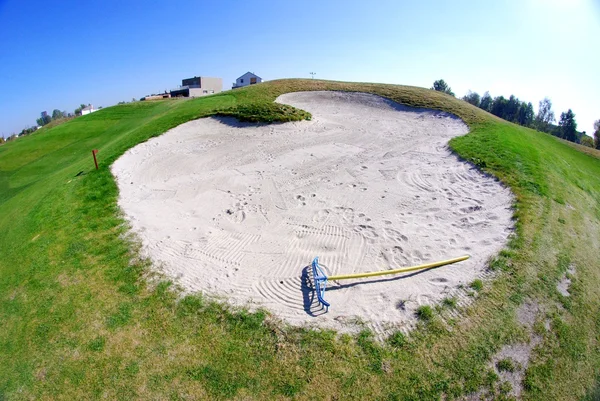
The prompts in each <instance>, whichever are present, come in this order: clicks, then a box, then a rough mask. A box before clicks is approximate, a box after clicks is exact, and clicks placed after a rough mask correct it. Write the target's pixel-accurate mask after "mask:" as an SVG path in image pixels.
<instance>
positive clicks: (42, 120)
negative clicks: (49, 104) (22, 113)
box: [0, 103, 91, 144]
mask: <svg viewBox="0 0 600 401" xmlns="http://www.w3.org/2000/svg"><path fill="white" fill-rule="evenodd" d="M88 106H91V104H87V105H86V104H83V103H82V104H80V105H79V107H78V108H76V109H75V111H73V113H67V112H66V111H60V110H59V109H54V110H53V111H52V114H48V112H46V111H42V112H41V113H40V117H39V118H38V119H36V120H35V122H36V124H37V125H34V126H31V127H27V128H23V129H22V130H21V132H19V133H18V134H12V135H10V136H9V137H8V138H6V139H4V138H3V137H0V144H3V143H5V142H7V141H11V140H13V139H15V138H17V137H21V136H24V135H29V134H31V133H32V132H35V131H37V130H38V129H39V128H41V127H43V126H45V125H48V124H50V123H51V122H53V121H61V120H64V121H66V120H69V119H72V118H75V117H76V116H80V115H81V110H83V109H84V108H86V107H88Z"/></svg>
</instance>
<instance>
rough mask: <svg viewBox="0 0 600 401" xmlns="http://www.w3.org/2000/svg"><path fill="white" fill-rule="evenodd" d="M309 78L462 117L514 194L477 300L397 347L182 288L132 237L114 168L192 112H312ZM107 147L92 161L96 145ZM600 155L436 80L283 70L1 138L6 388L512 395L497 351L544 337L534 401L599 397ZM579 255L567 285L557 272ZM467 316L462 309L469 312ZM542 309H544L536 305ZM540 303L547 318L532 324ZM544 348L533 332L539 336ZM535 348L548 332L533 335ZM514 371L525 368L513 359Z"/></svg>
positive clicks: (526, 376) (214, 394) (526, 379)
mask: <svg viewBox="0 0 600 401" xmlns="http://www.w3.org/2000/svg"><path fill="white" fill-rule="evenodd" d="M304 90H343V91H361V92H370V93H375V94H379V95H381V96H385V97H387V98H389V99H392V100H395V101H397V102H400V103H404V104H406V105H410V106H415V107H428V108H433V109H438V110H445V111H448V112H451V113H453V114H455V115H457V116H459V117H461V118H462V119H463V120H464V121H465V122H466V123H467V124H468V125H469V127H470V129H471V131H470V133H469V134H468V135H466V136H464V137H461V138H455V139H453V140H452V141H451V144H450V145H451V147H452V148H453V149H454V150H455V151H456V152H457V154H458V155H460V157H462V158H464V159H466V160H468V161H470V162H472V163H474V164H475V165H477V166H479V168H481V169H482V170H484V171H485V172H488V173H490V174H493V175H495V176H496V177H498V178H499V179H501V180H502V181H503V182H504V183H505V184H506V185H509V186H510V187H511V189H512V190H513V192H514V193H515V195H516V198H517V203H516V209H515V215H516V217H517V218H518V222H517V225H516V227H517V228H516V235H515V237H514V239H513V240H512V241H511V243H510V246H509V248H508V249H506V250H505V251H503V252H501V254H500V255H499V256H498V257H497V258H496V259H495V260H493V261H491V263H490V268H491V269H493V270H495V271H496V272H497V273H498V274H497V277H496V278H495V279H494V280H493V281H492V282H485V283H481V284H482V285H480V286H479V285H478V288H479V290H478V291H473V292H472V295H473V297H474V298H475V299H476V300H475V302H473V303H472V305H471V306H469V307H467V308H464V307H462V308H461V307H460V306H457V305H456V302H450V301H451V300H449V301H448V302H444V303H442V304H440V305H439V306H437V307H434V308H430V310H428V313H427V319H425V318H423V319H421V320H420V323H419V327H418V328H417V329H416V330H415V331H414V332H412V333H410V335H403V334H402V333H397V334H395V335H393V336H391V337H390V339H388V341H386V342H385V343H379V342H376V341H375V340H374V339H373V336H372V334H371V333H369V332H368V331H365V332H362V333H361V334H360V335H358V336H356V337H350V336H347V335H342V336H339V335H337V334H336V333H333V332H330V331H311V330H303V329H294V328H290V327H286V326H285V325H283V324H281V323H279V322H276V321H274V319H273V318H272V317H270V316H269V315H268V313H267V312H258V313H248V312H245V311H231V310H229V309H228V308H227V307H226V306H224V305H222V304H219V303H215V302H211V301H210V300H207V299H205V298H203V297H202V296H201V295H198V296H186V297H184V298H182V299H179V296H178V292H177V291H176V289H174V288H173V287H174V286H173V284H172V283H170V282H168V281H164V280H163V279H162V278H161V277H160V276H157V275H156V274H153V273H152V271H151V269H149V262H148V261H146V260H144V259H143V258H141V257H140V254H139V246H138V244H137V243H136V242H135V240H134V239H133V238H131V237H130V236H129V235H128V234H127V225H126V224H125V222H124V220H123V219H122V217H121V215H120V211H119V209H118V207H117V204H116V201H117V196H118V191H117V187H116V185H115V182H114V180H113V178H112V176H111V174H110V170H109V166H110V164H111V163H112V162H113V161H114V160H116V158H118V157H119V156H120V155H121V154H123V152H124V151H126V150H127V149H129V148H131V147H133V146H135V145H136V144H138V143H140V142H143V141H145V140H147V139H149V138H151V137H153V136H157V135H160V134H161V133H163V132H165V131H166V130H168V129H170V128H173V127H175V126H177V125H179V124H181V123H183V122H186V121H189V120H191V119H195V118H199V117H205V116H210V115H215V114H225V115H233V116H236V117H239V118H242V119H246V120H248V121H264V122H272V121H290V120H301V119H304V118H307V117H309V115H308V113H305V112H302V111H300V110H297V109H294V108H292V107H289V106H281V105H274V104H273V103H272V101H273V100H274V99H275V98H276V97H277V96H278V95H280V94H283V93H287V92H294V91H304ZM92 149H99V153H98V157H99V162H100V170H98V171H95V170H94V167H93V161H92V157H91V154H90V153H91V150H92ZM599 238H600V161H599V160H598V159H597V158H596V157H593V156H592V155H587V154H584V153H581V152H579V151H577V150H576V149H574V148H572V147H569V146H567V145H565V144H564V143H562V142H561V141H559V140H557V139H556V138H554V137H551V136H548V135H546V134H542V133H539V132H535V131H532V130H530V129H527V128H523V127H520V126H517V125H514V124H510V123H507V122H504V121H502V120H499V119H497V118H496V117H494V116H491V115H490V114H487V113H485V112H483V111H481V110H480V109H477V108H475V107H472V106H471V105H469V104H467V103H466V102H463V101H461V100H457V99H455V98H452V97H450V96H447V95H444V94H442V93H439V92H434V91H430V90H427V89H422V88H415V87H406V86H396V85H378V84H356V83H343V82H328V81H319V80H281V81H272V82H268V83H263V84H260V85H255V86H252V87H247V88H243V89H239V90H235V91H230V92H226V93H223V94H218V95H214V96H210V97H205V98H199V99H190V100H182V99H173V100H165V101H156V102H137V103H131V104H126V105H120V106H115V107H110V108H106V109H102V110H100V111H98V112H96V113H93V114H90V115H86V116H83V117H80V118H77V119H74V120H73V121H70V122H67V123H64V124H62V125H59V126H56V127H54V128H50V129H47V130H43V132H37V133H34V134H32V135H30V136H27V137H24V138H20V139H18V140H16V141H14V142H11V143H8V144H6V145H4V146H2V147H0V250H1V253H0V255H1V256H0V322H2V324H1V325H0V360H1V361H2V363H0V400H2V399H40V398H42V399H44V398H45V399H85V398H100V397H106V398H108V399H122V398H143V399H148V398H153V399H185V398H195V399H198V398H200V399H227V398H237V399H242V398H244V399H246V398H247V399H285V398H295V399H314V398H323V399H390V400H393V399H398V400H410V399H414V400H428V399H431V400H438V399H440V397H445V398H446V399H454V398H457V397H460V396H463V395H467V394H472V393H478V394H487V395H488V396H490V397H491V398H496V399H502V398H507V397H509V393H510V385H509V384H508V383H507V382H503V380H502V379H501V375H500V373H498V372H497V371H496V370H495V364H494V363H493V362H492V358H493V355H494V354H495V353H496V352H497V351H498V350H500V349H501V348H502V347H503V346H505V345H507V344H525V345H527V344H529V345H531V358H530V362H529V364H528V366H527V367H526V368H524V367H523V371H521V372H520V374H521V375H522V378H523V381H522V384H523V397H524V398H526V399H577V398H582V399H583V397H586V394H587V397H588V399H592V398H593V397H594V396H595V394H598V385H597V381H596V380H597V377H596V376H595V375H597V372H599V371H600V348H599V343H598V341H599V340H600V286H598V282H600V271H599V269H598V261H597V260H598V249H600V244H599ZM569 267H572V268H574V269H575V270H574V271H575V273H574V274H569V276H570V278H571V285H570V288H569V296H564V295H563V294H561V293H560V292H559V291H558V290H557V288H556V285H557V283H559V281H560V280H562V279H563V278H564V277H565V274H566V271H567V269H568V268H569ZM457 310H458V313H459V315H458V316H459V317H457V315H456V313H457ZM532 311H533V312H532ZM524 313H525V314H526V315H527V314H529V315H530V316H533V318H534V321H533V326H528V325H527V324H523V323H522V321H521V322H520V321H519V319H518V317H519V316H521V315H523V314H524ZM536 344H537V345H536ZM534 345H535V346H534ZM515 369H517V367H515Z"/></svg>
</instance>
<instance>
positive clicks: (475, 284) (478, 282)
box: [469, 279, 483, 292]
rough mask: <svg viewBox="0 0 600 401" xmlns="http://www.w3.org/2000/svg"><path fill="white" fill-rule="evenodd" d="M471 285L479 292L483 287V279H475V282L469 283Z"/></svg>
mask: <svg viewBox="0 0 600 401" xmlns="http://www.w3.org/2000/svg"><path fill="white" fill-rule="evenodd" d="M469 287H471V288H472V289H474V290H475V291H477V292H479V291H481V290H482V289H483V281H481V280H480V279H476V280H473V282H472V283H471V284H469Z"/></svg>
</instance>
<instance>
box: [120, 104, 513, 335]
mask: <svg viewBox="0 0 600 401" xmlns="http://www.w3.org/2000/svg"><path fill="white" fill-rule="evenodd" d="M277 101H278V102H280V103H285V104H289V105H293V106H295V107H298V108H301V109H304V110H307V111H309V112H311V113H312V115H313V119H312V121H302V122H294V123H285V124H273V125H259V126H257V125H251V124H242V123H238V122H236V121H235V120H233V119H218V118H205V119H200V120H196V121H191V122H188V123H185V124H182V125H180V126H178V127H176V128H174V129H172V130H170V131H168V132H166V133H165V134H164V135H162V136H161V137H159V138H155V139H152V140H150V141H148V142H146V143H142V144H140V145H138V146H136V147H135V148H133V149H131V150H129V151H128V152H127V153H125V154H124V155H123V156H122V157H121V158H120V159H119V160H117V161H116V162H115V163H114V165H113V173H114V175H115V176H116V178H117V182H118V185H119V188H120V198H119V204H120V206H121V208H122V209H123V211H124V213H125V215H126V217H127V218H128V220H129V221H130V223H131V225H132V228H133V230H134V231H135V232H136V233H137V234H138V235H139V237H140V238H141V240H142V242H143V246H144V251H145V252H146V253H147V255H149V256H150V257H151V258H152V260H153V261H154V262H155V263H156V265H157V266H158V267H159V268H160V269H161V270H162V271H164V273H166V274H167V275H168V276H171V277H172V278H174V279H175V281H176V282H178V283H179V284H181V285H182V286H183V287H184V288H185V289H187V290H189V291H202V292H203V293H205V294H210V295H212V296H216V297H220V298H222V299H224V300H227V301H228V302H232V303H234V304H237V305H244V306H249V307H251V308H252V309H255V308H256V307H264V308H266V309H268V310H270V311H272V312H273V313H274V314H275V315H277V316H279V317H281V318H282V319H284V320H285V321H287V322H290V323H292V324H307V325H318V326H325V327H332V328H336V329H340V330H344V331H348V330H354V329H356V328H358V327H360V326H361V325H366V326H367V327H370V328H372V329H374V330H375V331H377V332H379V333H382V332H386V331H388V330H390V329H392V328H406V327H409V326H410V325H411V324H412V323H413V322H414V312H415V309H416V308H417V307H418V306H419V305H423V304H432V303H434V302H436V301H439V300H441V299H443V298H444V297H448V296H458V297H459V298H460V297H461V296H463V297H464V296H465V295H464V291H461V290H460V287H461V285H463V286H464V285H468V284H469V283H470V282H471V281H472V280H474V279H475V278H477V277H480V276H482V275H483V274H484V271H485V266H486V262H487V260H488V259H489V258H490V257H491V256H493V255H494V254H495V253H497V252H498V251H499V250H500V249H501V248H502V247H503V246H504V245H505V243H506V241H507V237H508V235H509V234H510V232H511V227H512V224H511V216H512V212H511V210H510V207H511V204H512V198H511V194H510V192H509V191H508V189H506V188H505V187H503V186H502V185H501V184H500V183H498V182H497V181H496V180H494V179H492V178H490V177H486V176H484V175H483V174H481V173H480V172H478V171H477V170H476V169H474V168H473V167H472V166H470V165H468V164H466V163H463V162H461V161H459V160H458V158H457V157H456V156H454V155H452V154H451V153H450V152H449V150H448V148H447V142H448V140H449V139H450V138H452V137H455V136H457V135H463V134H465V133H467V126H466V125H465V124H464V123H463V122H461V121H460V120H459V119H457V118H456V117H453V116H451V115H449V114H446V113H443V112H438V111H432V110H426V109H413V108H408V107H404V106H401V105H398V104H396V103H393V102H391V101H388V100H385V99H383V98H381V97H377V96H374V95H369V94H362V93H340V92H301V93H292V94H286V95H283V96H280V97H279V98H278V99H277ZM463 254H469V255H471V259H470V260H468V261H466V262H461V263H458V264H455V265H450V266H445V267H441V268H438V269H434V270H431V271H425V272H421V273H417V274H406V275H405V276H403V277H402V276H400V277H399V276H384V277H375V278H371V279H362V280H350V281H339V282H337V283H336V282H330V283H329V288H328V290H327V292H326V296H325V297H326V299H327V300H328V301H330V302H331V305H332V306H331V308H330V309H329V312H328V313H324V310H322V309H321V308H320V307H319V305H318V303H317V301H316V297H314V294H313V292H312V290H311V288H310V285H311V282H310V273H309V270H310V269H308V268H307V266H308V265H309V264H310V262H311V261H312V259H313V258H314V257H315V256H319V258H320V262H321V265H322V266H323V267H324V269H325V270H326V271H327V272H328V273H329V274H341V273H353V272H364V271H373V270H382V269H392V268H398V267H403V266H409V265H414V264H421V263H426V262H433V261H437V260H440V259H447V258H451V257H456V256H461V255H463Z"/></svg>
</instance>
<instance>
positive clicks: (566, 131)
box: [558, 109, 577, 142]
mask: <svg viewBox="0 0 600 401" xmlns="http://www.w3.org/2000/svg"><path fill="white" fill-rule="evenodd" d="M558 126H559V127H560V137H561V138H563V139H566V140H567V141H571V142H577V123H576V122H575V114H574V113H573V111H572V110H571V109H569V110H568V111H567V112H566V113H560V121H559V122H558Z"/></svg>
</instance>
